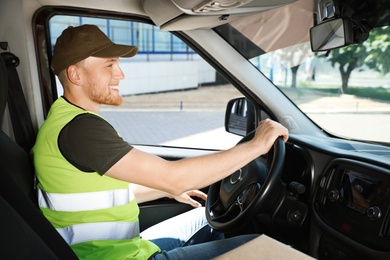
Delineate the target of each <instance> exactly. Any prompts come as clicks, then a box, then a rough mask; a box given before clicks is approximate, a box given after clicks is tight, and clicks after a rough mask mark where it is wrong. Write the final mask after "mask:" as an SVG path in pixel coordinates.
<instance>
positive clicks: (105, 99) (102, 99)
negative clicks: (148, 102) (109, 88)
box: [89, 87, 123, 106]
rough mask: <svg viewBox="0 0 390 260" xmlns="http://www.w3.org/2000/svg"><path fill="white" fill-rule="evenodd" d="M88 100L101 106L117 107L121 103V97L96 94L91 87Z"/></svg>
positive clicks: (109, 94)
mask: <svg viewBox="0 0 390 260" xmlns="http://www.w3.org/2000/svg"><path fill="white" fill-rule="evenodd" d="M89 98H90V99H91V100H92V101H94V102H96V103H99V104H102V105H112V106H119V105H121V104H122V103H123V98H122V96H120V95H118V96H114V95H111V93H110V92H108V94H103V93H98V92H96V91H95V88H93V87H91V88H90V92H89Z"/></svg>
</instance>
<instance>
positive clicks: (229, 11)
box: [143, 0, 296, 31]
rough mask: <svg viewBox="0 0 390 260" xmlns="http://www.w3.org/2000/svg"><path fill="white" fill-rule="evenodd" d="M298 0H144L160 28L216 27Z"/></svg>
mask: <svg viewBox="0 0 390 260" xmlns="http://www.w3.org/2000/svg"><path fill="white" fill-rule="evenodd" d="M295 1H296V0H238V1H234V0H219V1H215V0H192V1H188V0H160V1H155V0H144V1H143V8H144V10H145V12H146V13H147V14H148V15H149V16H150V18H151V19H152V20H153V22H154V23H155V24H156V25H157V26H158V27H160V29H161V30H166V31H179V30H191V29H198V28H213V27H216V26H219V25H222V24H225V23H228V22H232V21H234V20H237V19H239V18H241V17H243V16H247V15H251V14H254V13H258V12H262V11H266V10H270V9H273V8H277V7H280V6H284V5H287V4H291V3H293V2H295Z"/></svg>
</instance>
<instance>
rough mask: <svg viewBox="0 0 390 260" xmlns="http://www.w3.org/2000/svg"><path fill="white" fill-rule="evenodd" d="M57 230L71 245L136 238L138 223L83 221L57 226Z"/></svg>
mask: <svg viewBox="0 0 390 260" xmlns="http://www.w3.org/2000/svg"><path fill="white" fill-rule="evenodd" d="M57 231H58V232H59V233H60V234H61V236H62V237H63V238H64V240H65V241H66V242H67V243H68V244H69V245H72V244H77V243H82V242H87V241H92V240H116V239H132V238H136V237H138V236H139V223H138V221H137V222H99V223H85V224H77V225H73V226H70V227H65V228H57Z"/></svg>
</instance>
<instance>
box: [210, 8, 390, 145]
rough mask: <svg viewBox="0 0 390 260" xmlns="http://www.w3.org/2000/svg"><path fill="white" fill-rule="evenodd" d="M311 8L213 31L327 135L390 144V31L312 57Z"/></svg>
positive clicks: (276, 12) (256, 17) (283, 10)
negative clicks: (310, 40)
mask: <svg viewBox="0 0 390 260" xmlns="http://www.w3.org/2000/svg"><path fill="white" fill-rule="evenodd" d="M309 10H312V9H310V8H308V7H302V6H296V5H295V6H294V5H292V6H288V7H284V8H280V9H275V10H272V11H270V12H263V13H259V14H256V15H253V16H250V17H245V18H243V19H241V20H239V21H234V22H232V23H230V24H227V25H223V26H220V27H218V28H216V29H215V30H216V31H217V32H218V33H219V34H220V35H221V36H222V37H224V38H225V39H226V40H227V41H229V42H231V44H232V45H233V46H234V47H235V48H236V49H237V50H238V51H239V52H240V53H241V54H242V55H243V56H244V57H246V58H247V59H248V60H249V61H250V62H251V63H252V64H253V65H254V66H255V67H256V68H258V70H259V71H260V72H261V73H263V74H264V75H265V76H266V77H268V79H269V80H270V81H272V82H273V83H274V84H275V86H276V87H278V88H279V89H280V90H281V91H282V92H283V93H284V94H285V95H286V96H288V97H289V98H290V99H291V101H292V102H294V103H295V104H296V106H297V107H298V108H299V109H300V110H301V111H302V112H303V113H305V114H306V115H307V117H309V118H310V119H311V120H312V121H314V122H315V123H316V124H317V125H318V126H319V127H321V128H322V129H323V130H324V131H326V132H327V133H329V134H331V135H334V136H338V137H343V138H347V139H355V140H364V141H373V142H382V143H383V142H384V143H390V135H389V134H388V133H389V132H390V73H389V70H390V61H389V60H390V59H389V58H390V27H389V26H381V27H379V28H375V29H373V30H371V32H370V34H369V38H368V39H367V40H366V41H364V42H363V43H360V44H353V45H349V46H347V47H344V48H341V49H336V50H332V51H330V52H328V53H326V52H318V53H313V52H312V51H311V47H310V42H309V29H310V27H312V26H313V13H312V12H310V11H309ZM294 14H295V15H294ZM296 14H299V15H296ZM382 24H383V23H382ZM387 24H388V23H387ZM232 32H234V33H232ZM238 36H239V37H241V39H240V40H238V39H237V37H238Z"/></svg>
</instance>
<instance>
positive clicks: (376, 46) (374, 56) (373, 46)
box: [319, 26, 390, 92]
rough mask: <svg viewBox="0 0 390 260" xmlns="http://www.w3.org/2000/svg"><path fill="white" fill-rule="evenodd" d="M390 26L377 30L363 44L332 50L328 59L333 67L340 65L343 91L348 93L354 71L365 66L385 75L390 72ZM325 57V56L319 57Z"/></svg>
mask: <svg viewBox="0 0 390 260" xmlns="http://www.w3.org/2000/svg"><path fill="white" fill-rule="evenodd" d="M389 55H390V26H385V27H382V28H376V29H374V30H372V31H371V32H370V36H369V38H368V39H367V40H366V41H365V42H363V43H362V44H352V45H349V46H347V47H344V48H341V49H335V50H332V51H331V53H330V55H329V56H328V57H326V59H327V60H329V61H330V63H331V65H332V66H333V67H335V66H336V64H338V65H339V71H340V75H341V78H342V83H343V85H342V89H343V91H344V92H347V89H348V80H349V77H350V75H351V72H352V71H353V70H354V69H357V68H361V67H363V65H365V66H367V67H368V68H369V69H372V70H374V71H378V72H380V73H381V74H383V75H385V74H387V73H389V72H390V57H389ZM319 57H325V56H319Z"/></svg>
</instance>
